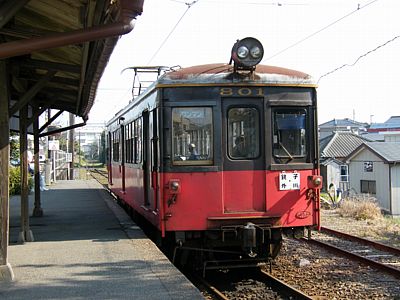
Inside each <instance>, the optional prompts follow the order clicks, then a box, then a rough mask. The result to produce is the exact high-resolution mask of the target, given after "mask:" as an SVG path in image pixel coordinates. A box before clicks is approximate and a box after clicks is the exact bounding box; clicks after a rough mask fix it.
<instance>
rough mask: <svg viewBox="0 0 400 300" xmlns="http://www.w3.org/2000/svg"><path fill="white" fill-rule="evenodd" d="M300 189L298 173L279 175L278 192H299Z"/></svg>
mask: <svg viewBox="0 0 400 300" xmlns="http://www.w3.org/2000/svg"><path fill="white" fill-rule="evenodd" d="M299 189H300V173H297V172H293V173H286V172H282V173H280V174H279V190H280V191H288V190H299Z"/></svg>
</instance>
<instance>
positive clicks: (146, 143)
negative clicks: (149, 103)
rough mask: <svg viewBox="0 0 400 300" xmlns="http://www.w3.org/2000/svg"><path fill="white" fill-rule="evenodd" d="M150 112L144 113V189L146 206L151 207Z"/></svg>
mask: <svg viewBox="0 0 400 300" xmlns="http://www.w3.org/2000/svg"><path fill="white" fill-rule="evenodd" d="M149 114H150V113H149V111H144V112H143V114H142V116H143V188H144V205H145V207H149V206H150V203H151V202H152V199H150V198H151V197H152V193H151V186H150V185H151V180H150V176H151V147H150V128H151V126H150V116H149Z"/></svg>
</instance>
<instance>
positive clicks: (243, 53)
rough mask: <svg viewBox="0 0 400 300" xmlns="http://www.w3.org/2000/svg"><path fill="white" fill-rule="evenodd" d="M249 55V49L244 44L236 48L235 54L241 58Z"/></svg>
mask: <svg viewBox="0 0 400 300" xmlns="http://www.w3.org/2000/svg"><path fill="white" fill-rule="evenodd" d="M247 55H249V49H247V47H245V46H241V47H239V49H238V50H237V56H238V57H239V58H241V59H243V58H246V56H247Z"/></svg>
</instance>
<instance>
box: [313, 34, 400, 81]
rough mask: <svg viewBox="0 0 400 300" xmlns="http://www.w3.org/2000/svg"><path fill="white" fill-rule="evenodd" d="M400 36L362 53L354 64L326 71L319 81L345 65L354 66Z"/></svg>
mask: <svg viewBox="0 0 400 300" xmlns="http://www.w3.org/2000/svg"><path fill="white" fill-rule="evenodd" d="M398 38H400V35H397V36H395V37H394V38H392V39H391V40H388V41H386V42H385V43H383V44H381V45H379V46H378V47H376V48H374V49H372V50H370V51H368V52H366V53H364V54H363V55H360V56H359V57H358V58H357V59H356V60H355V61H354V63H352V64H344V65H342V66H340V67H338V68H336V69H333V70H332V71H330V72H328V73H325V74H324V75H322V76H320V77H319V79H318V81H317V83H319V81H320V80H321V79H322V78H323V77H326V76H328V75H330V74H332V73H334V72H336V71H339V70H340V69H343V68H345V67H353V66H354V65H356V64H357V63H358V62H359V61H360V59H362V58H364V57H366V56H367V55H368V54H370V53H372V52H375V51H377V50H378V49H379V48H382V47H385V46H386V45H387V44H389V43H391V42H393V41H395V40H396V39H398Z"/></svg>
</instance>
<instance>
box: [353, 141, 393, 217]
mask: <svg viewBox="0 0 400 300" xmlns="http://www.w3.org/2000/svg"><path fill="white" fill-rule="evenodd" d="M346 162H347V164H348V166H349V178H350V187H351V188H353V189H354V190H355V191H356V192H357V193H368V194H371V195H373V196H374V197H376V198H377V200H378V202H379V205H380V207H381V208H382V209H383V210H385V211H387V212H388V213H389V214H391V215H393V216H399V217H400V143H396V142H366V143H364V144H362V145H360V146H359V147H358V148H357V149H355V150H354V151H353V152H352V153H351V154H350V155H349V156H348V157H347V158H346Z"/></svg>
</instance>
